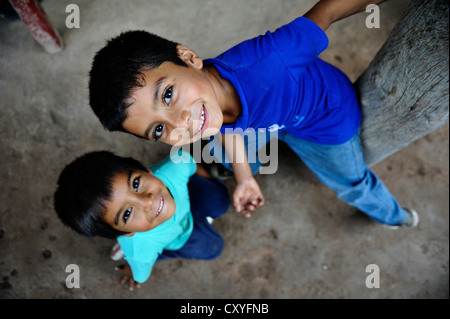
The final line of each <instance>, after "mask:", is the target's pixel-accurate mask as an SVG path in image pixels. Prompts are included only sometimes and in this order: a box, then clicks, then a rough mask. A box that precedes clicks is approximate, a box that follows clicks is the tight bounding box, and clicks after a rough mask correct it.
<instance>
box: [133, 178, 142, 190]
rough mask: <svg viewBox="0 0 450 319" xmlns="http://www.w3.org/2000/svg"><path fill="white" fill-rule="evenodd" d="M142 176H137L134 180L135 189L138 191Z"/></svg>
mask: <svg viewBox="0 0 450 319" xmlns="http://www.w3.org/2000/svg"><path fill="white" fill-rule="evenodd" d="M140 178H141V177H136V178H135V179H134V180H133V189H134V191H135V192H136V193H137V191H138V188H139V180H140Z"/></svg>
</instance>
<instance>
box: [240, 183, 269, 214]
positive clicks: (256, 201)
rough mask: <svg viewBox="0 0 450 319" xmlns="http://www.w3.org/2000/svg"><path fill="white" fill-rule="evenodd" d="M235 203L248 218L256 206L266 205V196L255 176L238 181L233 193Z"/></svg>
mask: <svg viewBox="0 0 450 319" xmlns="http://www.w3.org/2000/svg"><path fill="white" fill-rule="evenodd" d="M233 205H234V207H236V210H237V211H238V212H242V213H243V214H244V216H245V217H247V218H248V217H250V216H251V213H252V212H253V211H254V210H255V209H256V208H258V207H260V206H262V205H264V196H263V194H262V192H261V189H260V188H259V185H258V183H257V182H256V180H255V178H254V177H253V176H249V177H247V178H245V179H243V180H241V181H240V182H239V183H237V185H236V188H235V190H234V194H233Z"/></svg>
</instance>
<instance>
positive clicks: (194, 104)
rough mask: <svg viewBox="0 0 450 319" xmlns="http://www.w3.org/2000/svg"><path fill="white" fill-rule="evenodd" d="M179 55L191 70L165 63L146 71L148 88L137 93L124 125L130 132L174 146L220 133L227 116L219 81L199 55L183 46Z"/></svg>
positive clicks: (143, 88)
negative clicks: (224, 110) (224, 118)
mask: <svg viewBox="0 0 450 319" xmlns="http://www.w3.org/2000/svg"><path fill="white" fill-rule="evenodd" d="M178 52H179V56H180V58H181V59H182V60H183V61H184V62H185V63H186V64H187V67H184V66H179V65H176V64H174V63H171V62H164V63H163V64H161V65H160V66H159V67H157V68H155V69H152V70H150V71H144V72H143V74H144V79H143V80H144V83H143V84H145V85H144V86H143V87H139V88H136V89H135V90H134V91H133V94H132V96H131V97H130V99H129V102H130V103H131V105H130V106H129V107H128V108H127V111H126V119H125V121H124V122H123V124H122V125H123V128H124V129H125V130H126V131H127V132H129V133H132V134H135V135H138V136H142V137H144V138H147V139H150V140H159V141H161V142H164V143H167V144H170V145H175V144H178V145H181V144H189V143H192V142H195V141H197V140H199V139H200V138H201V137H202V136H203V137H205V136H212V135H215V134H216V133H218V132H219V129H220V127H221V126H222V123H223V114H222V109H221V106H220V104H219V98H218V95H217V92H218V91H220V89H219V87H220V85H219V83H218V81H217V79H216V78H215V77H214V76H212V75H211V74H210V73H209V72H207V71H205V70H204V69H203V61H202V60H201V59H200V58H199V57H198V56H197V55H196V54H195V52H193V51H191V50H190V49H188V48H186V47H184V46H181V45H179V46H178Z"/></svg>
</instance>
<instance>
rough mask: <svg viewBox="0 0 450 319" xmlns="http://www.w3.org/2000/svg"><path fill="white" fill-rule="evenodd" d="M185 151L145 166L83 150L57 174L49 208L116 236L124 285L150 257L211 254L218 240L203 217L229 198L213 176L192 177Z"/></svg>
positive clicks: (142, 277)
mask: <svg viewBox="0 0 450 319" xmlns="http://www.w3.org/2000/svg"><path fill="white" fill-rule="evenodd" d="M198 168H200V166H199V167H197V164H196V163H195V162H194V161H193V158H192V157H191V155H189V154H188V153H185V152H180V153H179V154H177V155H171V156H169V157H168V158H167V159H165V160H163V161H162V162H160V163H158V164H157V165H153V166H151V167H150V168H149V169H147V168H145V167H144V166H143V165H142V164H141V163H139V162H138V161H136V160H134V159H132V158H124V157H120V156H117V155H114V154H113V153H110V152H106V151H99V152H91V153H87V154H85V155H83V156H81V157H79V158H77V159H76V160H75V161H73V162H72V163H70V164H69V165H67V166H66V167H65V168H64V170H63V171H62V172H61V175H60V177H59V180H58V188H57V190H56V192H55V210H56V213H57V214H58V216H59V218H60V219H61V220H62V222H63V223H64V224H65V225H67V226H69V227H71V228H72V229H74V230H75V231H77V232H78V233H80V234H82V235H84V236H87V237H93V236H102V237H106V238H113V239H114V238H117V240H118V242H119V243H120V248H121V249H122V251H123V253H124V255H125V259H126V260H127V262H128V264H127V265H126V266H125V268H123V269H121V270H122V272H123V273H124V279H123V281H126V280H129V283H130V288H134V287H135V285H136V282H137V283H143V282H145V281H147V279H148V278H149V276H150V273H151V271H152V268H153V265H154V263H155V262H156V261H157V260H162V259H166V258H175V257H180V258H187V259H205V260H210V259H214V258H216V257H218V256H219V255H220V253H221V251H222V248H223V245H224V242H223V239H222V237H221V236H220V235H219V234H218V233H217V231H216V230H215V229H214V228H213V227H212V226H211V225H210V223H209V222H208V218H213V219H214V218H217V217H219V216H221V215H223V214H224V213H225V212H226V211H227V210H228V207H229V204H230V200H229V196H228V192H227V189H226V187H225V185H224V184H223V183H222V182H221V181H220V180H218V179H207V178H204V177H200V176H199V175H196V172H197V171H198V172H199V173H201V175H203V176H207V174H205V173H206V171H203V172H201V171H199V170H198Z"/></svg>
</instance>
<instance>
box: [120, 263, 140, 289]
mask: <svg viewBox="0 0 450 319" xmlns="http://www.w3.org/2000/svg"><path fill="white" fill-rule="evenodd" d="M114 269H115V270H116V271H120V272H121V273H122V274H123V277H122V279H121V280H120V284H121V285H124V284H126V283H127V282H128V287H129V289H130V291H133V290H134V288H140V287H141V284H140V283H138V282H137V281H135V280H134V279H133V272H132V271H131V267H130V265H128V263H127V264H125V265H122V266H118V267H115V268H114Z"/></svg>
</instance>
